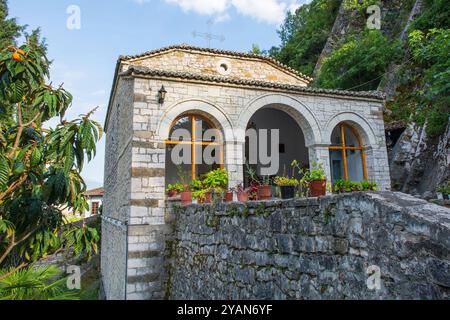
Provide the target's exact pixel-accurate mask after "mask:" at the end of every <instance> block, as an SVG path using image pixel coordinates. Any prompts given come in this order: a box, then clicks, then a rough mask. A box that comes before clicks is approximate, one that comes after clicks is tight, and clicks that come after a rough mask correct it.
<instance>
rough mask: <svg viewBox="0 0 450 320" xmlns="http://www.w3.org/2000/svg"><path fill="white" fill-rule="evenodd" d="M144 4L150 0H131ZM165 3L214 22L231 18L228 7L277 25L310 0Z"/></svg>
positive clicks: (185, 0) (186, 0) (170, 0)
mask: <svg viewBox="0 0 450 320" xmlns="http://www.w3.org/2000/svg"><path fill="white" fill-rule="evenodd" d="M133 1H134V2H135V3H138V4H145V3H148V2H150V1H152V0H133ZM164 1H165V2H166V3H169V4H173V5H177V6H179V7H180V8H181V9H182V10H183V11H185V12H195V13H198V14H202V15H209V16H213V20H214V22H216V23H218V22H224V21H228V20H230V19H231V16H230V13H229V11H230V9H231V8H234V9H235V10H236V12H237V13H238V14H241V15H243V16H248V17H251V18H253V19H255V20H257V21H261V22H265V23H269V24H274V25H279V24H281V23H282V22H283V20H284V17H285V16H286V12H287V11H291V12H294V11H295V10H296V9H297V8H298V7H299V6H300V5H301V4H304V3H308V2H310V1H311V0H164Z"/></svg>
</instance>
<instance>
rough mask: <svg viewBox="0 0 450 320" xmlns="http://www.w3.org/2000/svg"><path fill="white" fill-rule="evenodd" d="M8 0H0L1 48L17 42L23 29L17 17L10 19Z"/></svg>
mask: <svg viewBox="0 0 450 320" xmlns="http://www.w3.org/2000/svg"><path fill="white" fill-rule="evenodd" d="M7 17H8V6H7V0H0V48H5V47H6V46H10V45H13V44H15V39H17V38H18V37H19V36H20V34H21V33H22V31H23V30H24V27H23V26H20V25H18V24H17V21H16V19H14V18H13V19H8V18H7Z"/></svg>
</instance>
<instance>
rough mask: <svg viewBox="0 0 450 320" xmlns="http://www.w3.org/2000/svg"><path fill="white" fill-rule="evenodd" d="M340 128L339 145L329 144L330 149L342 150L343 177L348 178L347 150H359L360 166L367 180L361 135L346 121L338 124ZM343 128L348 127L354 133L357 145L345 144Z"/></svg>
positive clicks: (364, 152)
mask: <svg viewBox="0 0 450 320" xmlns="http://www.w3.org/2000/svg"><path fill="white" fill-rule="evenodd" d="M338 126H339V127H340V130H341V145H340V146H330V147H329V149H330V150H341V152H342V162H343V163H344V179H345V180H348V166H347V153H346V151H347V150H359V151H361V161H362V167H363V176H364V180H365V181H367V180H369V177H368V174H367V162H366V151H365V148H364V146H363V143H362V139H361V136H360V135H359V134H358V132H357V131H356V130H355V128H353V127H352V126H351V125H348V124H346V123H340V124H338ZM345 128H348V129H350V130H351V132H352V133H353V134H354V135H355V137H356V139H357V140H358V145H359V147H349V146H347V145H346V144H345Z"/></svg>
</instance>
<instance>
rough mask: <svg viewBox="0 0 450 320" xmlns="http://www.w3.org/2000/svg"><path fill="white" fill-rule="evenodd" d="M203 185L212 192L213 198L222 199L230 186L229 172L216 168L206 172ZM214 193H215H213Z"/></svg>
mask: <svg viewBox="0 0 450 320" xmlns="http://www.w3.org/2000/svg"><path fill="white" fill-rule="evenodd" d="M202 183H203V186H204V187H205V188H207V189H209V192H211V198H212V197H213V196H214V199H220V198H221V196H218V195H219V194H220V195H221V194H222V193H223V192H224V190H226V189H227V187H228V172H227V171H226V170H224V169H216V170H213V171H210V172H208V173H207V174H206V176H205V178H204V179H203V182H202ZM212 193H214V195H212ZM208 197H209V195H207V198H208Z"/></svg>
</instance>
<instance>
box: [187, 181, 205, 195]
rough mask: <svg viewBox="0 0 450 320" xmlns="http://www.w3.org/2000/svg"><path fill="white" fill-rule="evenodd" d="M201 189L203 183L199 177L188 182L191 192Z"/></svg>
mask: <svg viewBox="0 0 450 320" xmlns="http://www.w3.org/2000/svg"><path fill="white" fill-rule="evenodd" d="M202 189H203V183H202V181H201V180H199V179H194V180H192V181H191V182H190V183H189V190H190V191H192V192H195V191H199V190H202Z"/></svg>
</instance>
